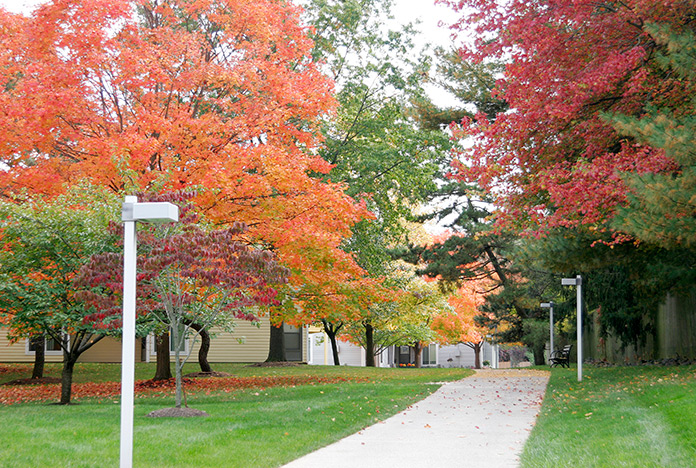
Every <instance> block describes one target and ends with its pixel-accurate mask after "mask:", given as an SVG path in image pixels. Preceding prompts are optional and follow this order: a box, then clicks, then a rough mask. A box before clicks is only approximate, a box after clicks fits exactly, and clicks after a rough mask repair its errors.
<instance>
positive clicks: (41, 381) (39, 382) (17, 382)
mask: <svg viewBox="0 0 696 468" xmlns="http://www.w3.org/2000/svg"><path fill="white" fill-rule="evenodd" d="M58 383H60V379H59V378H58V377H41V378H40V379H32V378H28V379H17V380H11V381H9V382H5V383H3V384H0V385H47V384H58Z"/></svg>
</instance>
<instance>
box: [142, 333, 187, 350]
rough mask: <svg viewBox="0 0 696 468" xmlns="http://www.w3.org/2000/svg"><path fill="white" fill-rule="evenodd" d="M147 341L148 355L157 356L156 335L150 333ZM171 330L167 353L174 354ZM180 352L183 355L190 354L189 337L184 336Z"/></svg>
mask: <svg viewBox="0 0 696 468" xmlns="http://www.w3.org/2000/svg"><path fill="white" fill-rule="evenodd" d="M147 342H148V343H149V345H148V348H149V350H150V352H149V355H150V356H157V337H156V336H155V335H154V334H150V335H149V336H148V337H147ZM172 344H173V343H172V332H171V330H170V331H169V355H170V356H174V348H173V347H172ZM182 353H183V354H184V355H185V356H188V355H190V354H191V338H186V339H185V340H184V349H183V351H182Z"/></svg>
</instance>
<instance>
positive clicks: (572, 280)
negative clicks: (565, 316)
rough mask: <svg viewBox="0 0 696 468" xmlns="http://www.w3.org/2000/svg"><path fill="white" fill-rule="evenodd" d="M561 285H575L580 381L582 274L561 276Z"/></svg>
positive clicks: (580, 377) (580, 373) (580, 378)
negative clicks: (568, 276) (570, 276)
mask: <svg viewBox="0 0 696 468" xmlns="http://www.w3.org/2000/svg"><path fill="white" fill-rule="evenodd" d="M561 285H563V286H576V287H577V308H578V312H577V316H578V323H577V329H578V338H577V340H578V344H577V349H578V382H582V276H580V275H578V276H576V277H575V278H563V279H562V280H561Z"/></svg>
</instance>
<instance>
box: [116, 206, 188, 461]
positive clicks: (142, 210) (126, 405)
mask: <svg viewBox="0 0 696 468" xmlns="http://www.w3.org/2000/svg"><path fill="white" fill-rule="evenodd" d="M121 220H122V221H123V349H122V356H121V464H120V467H121V468H131V467H132V466H133V392H134V387H135V287H136V284H135V283H136V280H135V277H136V276H135V275H136V262H137V260H136V259H137V252H138V247H137V243H138V241H137V239H136V235H135V223H136V222H137V221H144V222H177V221H179V207H178V206H176V205H174V204H173V203H138V197H134V196H127V197H126V198H125V201H124V203H123V211H122V213H121Z"/></svg>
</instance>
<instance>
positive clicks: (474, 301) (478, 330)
mask: <svg viewBox="0 0 696 468" xmlns="http://www.w3.org/2000/svg"><path fill="white" fill-rule="evenodd" d="M482 291H483V288H482V284H481V281H467V282H465V283H464V284H462V285H461V286H460V287H459V288H458V289H457V291H456V292H455V293H454V294H452V295H451V296H450V297H449V299H448V302H449V304H450V306H452V310H450V311H446V312H443V313H442V314H440V315H438V316H436V317H435V318H434V320H433V323H432V325H431V328H432V329H433V330H434V331H435V332H436V333H437V335H438V337H439V341H440V343H441V344H446V345H447V344H458V343H462V344H464V345H466V346H468V347H469V348H471V349H473V350H474V367H475V368H476V369H480V368H481V350H482V349H483V343H484V341H485V329H484V328H483V327H480V326H478V325H477V324H476V321H475V317H476V316H477V315H480V313H481V312H480V310H479V307H480V306H481V305H482V304H483V303H484V301H485V297H484V295H483V292H482Z"/></svg>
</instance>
